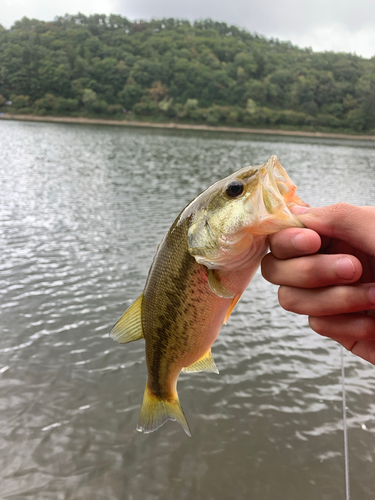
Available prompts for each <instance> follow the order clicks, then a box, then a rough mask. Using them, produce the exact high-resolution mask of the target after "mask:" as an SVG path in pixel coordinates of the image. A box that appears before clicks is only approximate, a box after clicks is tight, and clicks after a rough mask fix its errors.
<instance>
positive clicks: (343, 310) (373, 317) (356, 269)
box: [262, 203, 375, 364]
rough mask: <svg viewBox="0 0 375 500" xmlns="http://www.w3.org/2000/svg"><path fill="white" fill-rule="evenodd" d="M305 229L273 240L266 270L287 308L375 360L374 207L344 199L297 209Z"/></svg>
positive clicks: (280, 234) (286, 232)
mask: <svg viewBox="0 0 375 500" xmlns="http://www.w3.org/2000/svg"><path fill="white" fill-rule="evenodd" d="M292 211H293V212H294V213H295V215H297V216H298V218H299V219H300V221H301V222H302V223H303V224H304V225H305V226H306V228H302V229H301V228H291V229H284V230H283V231H279V232H278V233H275V234H274V235H272V236H271V238H270V249H271V253H269V254H267V255H266V256H265V257H264V258H263V261H262V274H263V276H264V277H265V279H266V280H268V281H270V282H271V283H274V284H276V285H281V286H280V288H279V302H280V304H281V306H282V307H283V308H284V309H286V310H287V311H292V312H295V313H297V314H306V315H308V316H309V324H310V326H311V328H312V329H313V330H314V331H316V332H317V333H319V334H321V335H324V336H327V337H331V338H332V339H333V340H336V341H337V342H339V343H340V344H342V345H343V346H344V347H345V348H346V349H348V350H349V351H352V352H353V354H356V355H357V356H360V357H361V358H363V359H365V360H367V361H370V362H371V363H373V364H375V207H356V206H353V205H348V204H346V203H339V204H336V205H330V206H327V207H321V208H307V209H306V208H304V207H295V208H294V209H293V210H292Z"/></svg>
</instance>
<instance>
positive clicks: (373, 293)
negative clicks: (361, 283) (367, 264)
mask: <svg viewBox="0 0 375 500" xmlns="http://www.w3.org/2000/svg"><path fill="white" fill-rule="evenodd" d="M368 294H369V296H370V300H371V302H372V303H373V304H375V286H372V287H371V288H370V290H369V292H368Z"/></svg>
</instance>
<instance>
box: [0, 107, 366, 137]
mask: <svg viewBox="0 0 375 500" xmlns="http://www.w3.org/2000/svg"><path fill="white" fill-rule="evenodd" d="M0 120H19V121H34V122H54V123H83V124H89V125H90V124H91V125H117V126H121V127H124V126H125V127H149V128H162V129H176V130H204V131H213V132H239V133H245V134H266V135H287V136H296V137H317V138H329V139H356V140H365V141H375V135H351V134H335V133H330V132H305V131H298V130H295V131H293V130H279V129H259V128H245V127H220V126H219V127H211V126H209V125H194V124H185V123H174V122H169V123H154V122H143V121H135V120H131V121H127V120H105V119H102V118H84V117H72V116H35V115H13V114H9V113H4V114H3V115H2V116H0Z"/></svg>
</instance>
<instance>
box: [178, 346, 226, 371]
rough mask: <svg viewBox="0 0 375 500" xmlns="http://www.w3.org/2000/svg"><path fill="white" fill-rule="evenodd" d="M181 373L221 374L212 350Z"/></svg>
mask: <svg viewBox="0 0 375 500" xmlns="http://www.w3.org/2000/svg"><path fill="white" fill-rule="evenodd" d="M181 371H183V372H187V373H189V372H214V373H219V370H218V369H217V366H216V365H215V361H214V358H213V357H212V354H211V349H210V350H209V351H207V352H206V354H204V355H203V356H202V357H201V358H200V359H198V361H196V362H195V363H193V364H192V365H190V366H186V367H185V368H183V369H182V370H181Z"/></svg>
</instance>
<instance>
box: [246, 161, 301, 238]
mask: <svg viewBox="0 0 375 500" xmlns="http://www.w3.org/2000/svg"><path fill="white" fill-rule="evenodd" d="M296 189H297V187H296V186H295V185H294V184H293V182H292V181H291V179H290V178H289V176H288V174H287V173H286V172H285V170H284V168H283V167H282V166H281V164H280V161H279V159H278V157H277V156H276V155H272V156H271V157H270V158H269V159H268V161H267V163H265V164H264V165H263V166H262V167H260V168H259V183H258V187H257V189H256V190H255V192H254V193H253V195H252V196H251V197H250V198H249V199H248V200H247V208H248V210H249V212H253V213H256V214H257V217H258V224H255V226H253V228H252V229H251V232H252V233H253V234H272V233H275V232H277V231H280V230H281V229H284V228H287V227H303V224H302V223H301V222H300V221H299V220H298V218H297V217H296V216H295V215H294V214H292V213H291V211H290V208H291V207H293V206H295V205H298V206H303V207H308V206H309V205H308V204H307V203H305V202H304V201H302V200H301V199H300V198H299V196H297V195H296V192H295V191H296Z"/></svg>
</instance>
